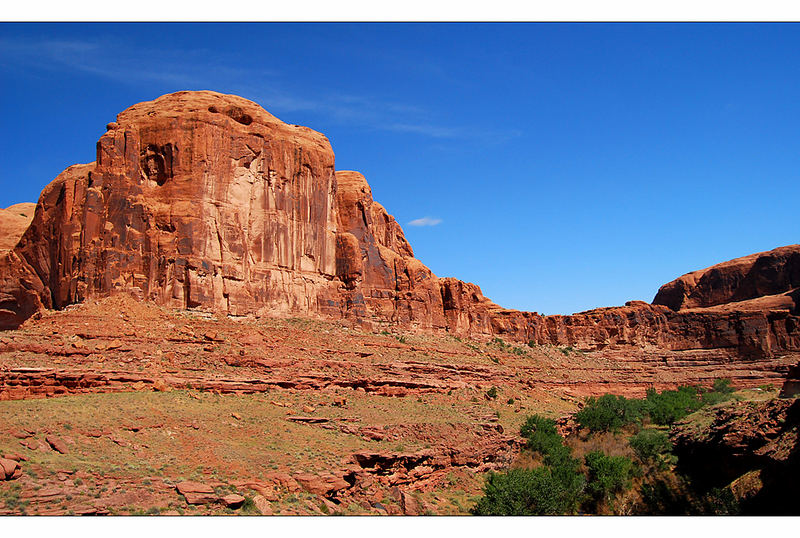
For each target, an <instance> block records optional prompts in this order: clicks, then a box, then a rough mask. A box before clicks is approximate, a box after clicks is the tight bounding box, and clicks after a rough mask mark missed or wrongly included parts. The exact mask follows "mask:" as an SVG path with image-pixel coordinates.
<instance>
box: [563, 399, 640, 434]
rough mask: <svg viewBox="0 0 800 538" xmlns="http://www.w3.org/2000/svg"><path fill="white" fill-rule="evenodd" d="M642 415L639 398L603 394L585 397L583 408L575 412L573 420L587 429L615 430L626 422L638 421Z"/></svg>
mask: <svg viewBox="0 0 800 538" xmlns="http://www.w3.org/2000/svg"><path fill="white" fill-rule="evenodd" d="M643 415H644V406H643V403H642V401H641V400H629V399H627V398H625V397H624V396H616V395H614V394H604V395H603V396H601V397H599V398H587V400H586V405H585V406H584V408H583V409H581V410H580V411H578V412H577V413H576V414H575V420H577V421H578V424H580V425H581V426H582V427H584V428H587V429H588V430H589V431H593V432H599V431H617V430H619V429H620V428H621V427H622V426H625V425H626V424H632V423H638V422H640V421H641V419H642V416H643Z"/></svg>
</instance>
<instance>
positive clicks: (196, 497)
mask: <svg viewBox="0 0 800 538" xmlns="http://www.w3.org/2000/svg"><path fill="white" fill-rule="evenodd" d="M175 489H177V490H178V493H180V494H181V495H183V496H184V497H185V498H186V502H187V503H188V504H210V503H214V502H217V500H219V497H218V496H217V494H216V493H215V492H214V488H212V487H211V486H209V485H206V484H201V483H199V482H188V481H187V482H180V483H178V484H176V485H175Z"/></svg>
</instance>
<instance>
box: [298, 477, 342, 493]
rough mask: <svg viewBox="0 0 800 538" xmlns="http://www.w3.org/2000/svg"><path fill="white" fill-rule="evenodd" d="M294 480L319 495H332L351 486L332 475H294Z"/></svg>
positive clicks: (308, 490)
mask: <svg viewBox="0 0 800 538" xmlns="http://www.w3.org/2000/svg"><path fill="white" fill-rule="evenodd" d="M294 479H295V480H296V481H297V483H298V484H300V486H301V487H302V488H303V489H304V490H306V491H307V492H309V493H315V494H317V495H331V494H333V493H336V492H337V491H340V490H343V489H347V488H348V487H350V484H348V483H347V482H346V481H345V480H343V479H342V478H341V477H338V476H334V475H331V474H324V475H314V474H310V473H301V474H296V475H294Z"/></svg>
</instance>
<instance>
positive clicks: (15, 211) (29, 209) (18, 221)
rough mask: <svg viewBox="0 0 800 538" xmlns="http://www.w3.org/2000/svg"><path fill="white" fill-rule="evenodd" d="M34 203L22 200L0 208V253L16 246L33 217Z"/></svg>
mask: <svg viewBox="0 0 800 538" xmlns="http://www.w3.org/2000/svg"><path fill="white" fill-rule="evenodd" d="M34 209H36V204H32V203H29V202H24V203H21V204H14V205H12V206H11V207H7V208H6V209H0V255H2V253H4V252H6V251H9V250H11V249H13V248H14V247H15V246H17V242H18V241H19V239H20V237H22V234H23V233H25V230H27V229H28V226H30V224H31V219H33V211H34Z"/></svg>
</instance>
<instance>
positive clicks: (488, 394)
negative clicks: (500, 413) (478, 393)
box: [486, 387, 497, 400]
mask: <svg viewBox="0 0 800 538" xmlns="http://www.w3.org/2000/svg"><path fill="white" fill-rule="evenodd" d="M486 397H487V398H489V399H490V400H496V399H497V387H492V388H490V389H489V390H487V391H486Z"/></svg>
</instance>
